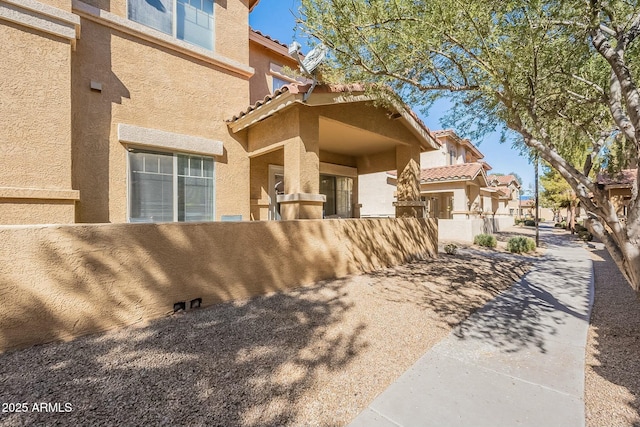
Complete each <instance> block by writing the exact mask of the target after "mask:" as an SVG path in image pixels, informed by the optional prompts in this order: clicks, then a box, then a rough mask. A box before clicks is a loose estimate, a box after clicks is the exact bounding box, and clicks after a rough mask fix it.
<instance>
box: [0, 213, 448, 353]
mask: <svg viewBox="0 0 640 427" xmlns="http://www.w3.org/2000/svg"><path fill="white" fill-rule="evenodd" d="M436 235H437V229H436V223H435V221H431V220H418V219H401V220H395V219H379V220H307V221H267V222H263V221H259V222H238V223H223V222H214V223H199V224H102V225H69V226H49V227H42V226H40V227H38V226H28V227H13V228H0V239H1V240H2V241H3V242H5V243H4V244H3V245H2V246H0V294H3V295H8V294H10V295H11V296H12V297H11V304H7V305H6V306H5V308H4V310H2V312H0V351H3V350H7V349H11V348H19V347H24V346H27V345H32V344H36V343H42V342H47V341H52V340H58V339H69V338H73V337H76V336H80V335H84V334H87V333H92V332H97V331H103V330H107V329H111V328H115V327H119V326H123V325H129V324H133V323H137V322H140V321H144V320H146V319H153V318H157V317H161V316H165V315H167V314H170V313H172V311H173V304H174V303H176V302H181V301H185V302H186V303H187V307H188V304H189V302H190V301H191V300H193V299H196V298H202V305H203V306H208V305H211V304H215V303H218V302H222V301H230V300H237V299H245V298H250V297H252V296H256V295H261V294H264V293H267V292H272V291H278V290H283V289H290V288H294V287H297V286H300V285H304V284H310V283H314V282H316V281H319V280H323V279H327V278H332V277H340V276H344V275H347V274H351V273H357V272H361V271H369V270H373V269H378V268H381V267H385V266H389V265H394V264H399V263H404V262H407V261H408V260H410V259H412V258H415V257H426V256H433V255H435V253H436V252H437V243H436ZM256 242H260V245H258V246H256V244H255V243H256ZM18 252H19V253H20V257H19V258H16V257H15V254H16V253H18Z"/></svg>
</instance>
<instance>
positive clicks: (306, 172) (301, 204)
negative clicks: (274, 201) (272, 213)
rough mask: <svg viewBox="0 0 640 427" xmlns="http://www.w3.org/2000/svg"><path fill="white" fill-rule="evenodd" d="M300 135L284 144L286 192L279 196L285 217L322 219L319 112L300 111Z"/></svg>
mask: <svg viewBox="0 0 640 427" xmlns="http://www.w3.org/2000/svg"><path fill="white" fill-rule="evenodd" d="M298 120H299V129H300V132H299V133H298V136H296V137H294V138H291V139H290V140H288V141H287V142H286V143H285V144H284V192H285V194H283V195H280V196H278V202H279V203H280V214H281V217H282V219H284V220H290V219H317V218H322V206H323V203H324V202H325V200H326V197H325V196H323V195H322V194H320V155H319V135H320V133H319V122H318V116H317V114H315V115H311V114H309V113H307V112H306V111H304V110H302V111H300V112H299V116H298Z"/></svg>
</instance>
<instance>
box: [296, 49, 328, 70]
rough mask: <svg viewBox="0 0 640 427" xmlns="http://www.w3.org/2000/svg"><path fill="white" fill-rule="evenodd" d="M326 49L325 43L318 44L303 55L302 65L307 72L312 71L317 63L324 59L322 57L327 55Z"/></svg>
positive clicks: (316, 66)
mask: <svg viewBox="0 0 640 427" xmlns="http://www.w3.org/2000/svg"><path fill="white" fill-rule="evenodd" d="M327 51H328V49H327V47H326V46H325V45H323V44H319V45H318V46H316V47H314V48H313V49H312V50H311V52H309V53H308V54H307V56H305V57H304V60H303V61H302V66H303V67H304V69H305V70H306V71H307V73H308V74H311V73H313V72H314V71H315V70H316V68H318V65H320V64H321V63H322V61H324V58H325V57H326V56H327Z"/></svg>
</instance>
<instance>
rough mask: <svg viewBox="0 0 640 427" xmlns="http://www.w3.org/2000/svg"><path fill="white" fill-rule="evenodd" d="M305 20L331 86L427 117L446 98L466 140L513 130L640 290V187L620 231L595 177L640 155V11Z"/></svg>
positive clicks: (447, 0)
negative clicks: (353, 85) (619, 155)
mask: <svg viewBox="0 0 640 427" xmlns="http://www.w3.org/2000/svg"><path fill="white" fill-rule="evenodd" d="M301 16H303V17H304V19H301V20H300V24H301V27H302V28H303V29H304V30H305V31H307V32H308V33H309V34H311V35H313V36H315V37H316V38H318V39H319V40H321V41H322V42H323V43H325V44H326V45H327V46H328V47H329V48H330V49H331V51H332V54H333V60H334V63H332V64H330V66H328V67H326V68H325V69H324V71H325V77H326V79H327V80H328V81H332V80H335V81H340V82H345V81H346V82H349V81H357V82H360V83H365V84H367V83H368V84H370V87H371V88H372V89H371V90H377V91H382V92H384V93H388V92H390V91H385V90H384V89H380V88H389V87H390V88H391V89H393V91H392V92H394V93H396V94H398V96H399V97H401V98H402V99H403V100H404V101H405V102H407V103H409V104H411V105H421V106H423V107H425V108H428V107H429V106H430V105H431V104H432V103H433V102H434V101H435V100H436V99H437V98H439V97H442V96H446V97H447V98H449V100H450V101H451V102H452V108H451V109H450V111H449V120H450V122H451V123H455V125H456V127H457V129H464V130H466V132H465V133H466V134H465V136H467V137H470V138H472V139H474V138H477V137H480V136H482V135H483V134H486V133H488V132H493V131H495V130H500V129H506V131H505V135H504V136H505V137H511V138H513V139H512V140H514V141H515V142H516V143H517V144H521V145H522V147H523V151H528V152H530V153H535V154H537V155H539V156H540V158H541V159H543V160H544V161H546V162H547V163H548V164H549V165H551V166H552V167H553V168H554V169H555V170H556V171H557V172H558V174H559V175H560V176H562V178H563V179H564V180H565V181H566V182H567V183H568V184H569V186H570V187H571V189H572V190H573V191H574V193H575V195H576V197H577V198H578V199H579V200H580V202H581V204H582V206H584V207H585V208H586V209H587V210H588V211H589V212H590V214H591V215H590V219H589V225H590V228H591V229H592V230H593V232H594V234H595V235H596V236H597V237H599V238H600V239H601V240H602V241H603V242H604V243H605V244H606V245H607V248H608V249H609V251H610V252H611V254H612V256H613V258H614V259H615V260H616V262H617V263H618V265H619V266H620V267H621V268H622V270H623V271H624V272H625V274H626V275H627V277H628V278H629V280H630V282H631V284H632V286H633V287H634V288H635V289H636V291H638V292H640V203H638V191H637V189H638V183H637V182H636V183H635V187H634V191H633V196H632V201H631V204H630V206H629V210H628V215H627V222H626V223H623V222H622V221H620V220H619V218H618V217H617V216H616V212H615V207H614V205H613V204H612V203H611V201H610V200H609V199H608V194H607V192H606V191H605V190H604V188H602V187H601V186H598V185H597V183H596V182H594V179H593V177H594V174H595V172H597V170H594V167H595V168H596V169H597V168H598V167H600V166H601V165H610V164H613V163H615V162H613V161H611V160H612V153H616V152H617V151H619V150H618V149H619V148H621V147H622V144H624V147H626V148H625V150H626V152H627V153H630V155H633V156H634V157H635V158H637V157H638V155H637V154H638V152H639V151H640V91H639V90H638V79H639V78H640V58H639V55H638V54H639V53H640V42H638V41H637V39H638V36H640V6H639V5H638V2H636V1H628V0H610V1H597V0H587V1H585V0H580V1H578V0H567V1H561V2H560V1H557V0H556V1H536V0H505V1H499V2H487V1H484V0H464V1H463V0H302V9H301ZM514 136H515V138H514ZM624 147H623V148H624ZM638 180H640V175H638V179H637V181H638Z"/></svg>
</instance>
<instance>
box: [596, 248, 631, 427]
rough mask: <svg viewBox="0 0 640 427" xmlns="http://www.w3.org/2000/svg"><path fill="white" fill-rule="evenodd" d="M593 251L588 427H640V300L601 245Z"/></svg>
mask: <svg viewBox="0 0 640 427" xmlns="http://www.w3.org/2000/svg"><path fill="white" fill-rule="evenodd" d="M591 246H596V247H597V249H592V250H591V258H592V259H593V267H594V272H595V280H594V282H595V300H594V305H593V308H592V312H591V322H590V323H591V324H590V327H589V336H588V339H587V349H586V369H585V412H586V418H587V420H586V421H587V426H588V427H638V426H640V299H639V298H638V296H637V295H636V294H635V293H634V292H633V290H632V289H631V287H630V286H629V284H628V283H627V282H626V281H625V279H624V277H623V276H622V274H621V273H620V271H619V270H618V268H617V267H616V265H615V263H614V262H613V260H612V259H611V256H609V254H608V253H607V251H606V250H604V249H602V245H601V244H600V245H591Z"/></svg>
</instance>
